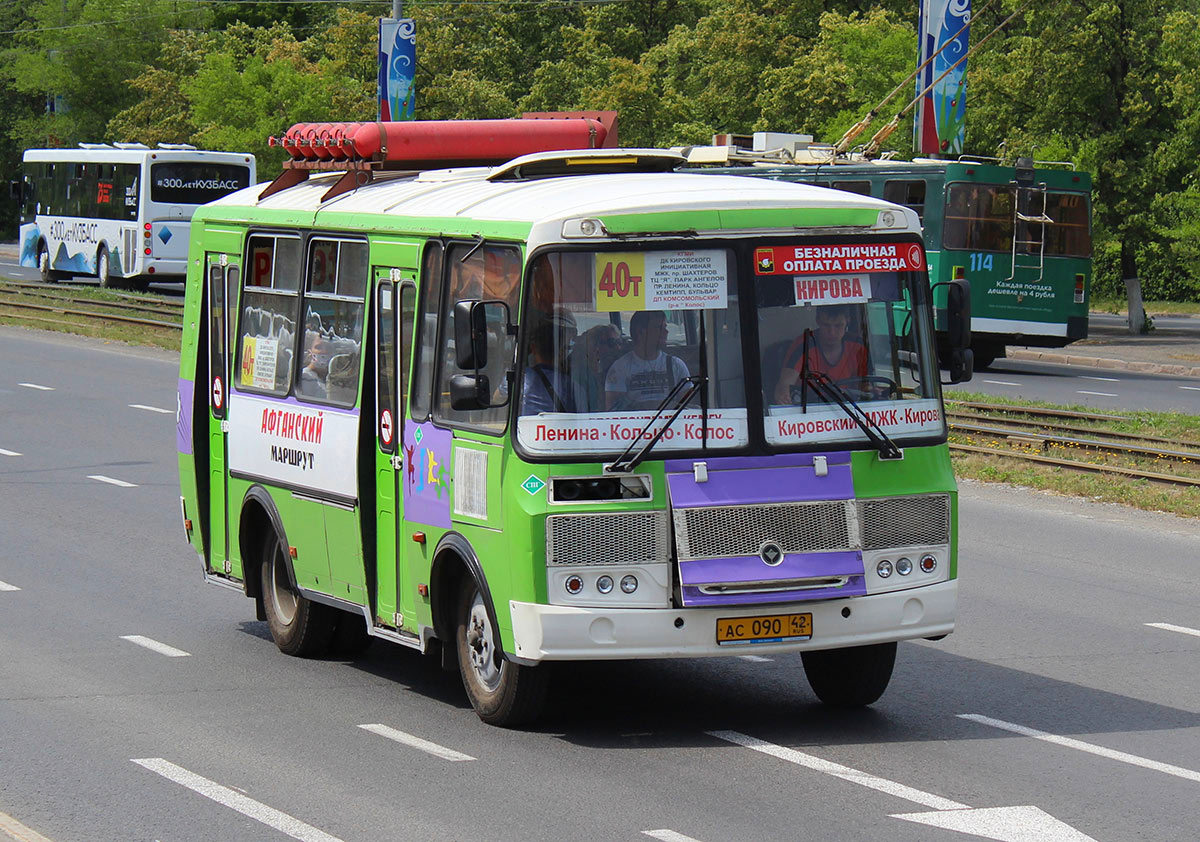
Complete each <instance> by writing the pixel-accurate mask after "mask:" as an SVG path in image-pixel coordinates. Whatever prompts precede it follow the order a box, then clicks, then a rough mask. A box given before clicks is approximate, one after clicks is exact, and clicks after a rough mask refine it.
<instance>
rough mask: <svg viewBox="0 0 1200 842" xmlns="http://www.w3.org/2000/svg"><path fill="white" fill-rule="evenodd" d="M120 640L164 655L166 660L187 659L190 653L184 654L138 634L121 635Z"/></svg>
mask: <svg viewBox="0 0 1200 842" xmlns="http://www.w3.org/2000/svg"><path fill="white" fill-rule="evenodd" d="M121 640H128V641H129V642H130V643H136V644H137V645H138V646H144V647H146V648H147V649H151V650H153V651H155V652H157V653H159V654H160V655H166V656H167V657H168V658H187V657H189V656H190V655H191V654H192V653H191V652H184V651H183V650H182V649H176V648H175V647H174V646H168V645H167V644H165V643H159V642H158V641H157V640H154V639H153V638H149V637H142V636H141V635H140V634H123V635H121Z"/></svg>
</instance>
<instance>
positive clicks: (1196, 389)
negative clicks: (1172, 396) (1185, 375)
mask: <svg viewBox="0 0 1200 842" xmlns="http://www.w3.org/2000/svg"><path fill="white" fill-rule="evenodd" d="M1179 388H1180V389H1187V390H1188V391H1189V392H1200V386H1180V387H1179Z"/></svg>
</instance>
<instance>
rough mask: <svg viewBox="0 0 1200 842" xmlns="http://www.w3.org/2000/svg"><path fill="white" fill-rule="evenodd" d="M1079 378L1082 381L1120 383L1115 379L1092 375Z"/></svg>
mask: <svg viewBox="0 0 1200 842" xmlns="http://www.w3.org/2000/svg"><path fill="white" fill-rule="evenodd" d="M1079 376H1080V377H1082V378H1083V379H1084V380H1103V381H1104V382H1106V383H1120V382H1121V381H1120V379H1119V378H1116V377H1097V376H1096V375H1094V374H1081V375H1079Z"/></svg>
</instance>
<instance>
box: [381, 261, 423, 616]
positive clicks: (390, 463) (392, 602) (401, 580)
mask: <svg viewBox="0 0 1200 842" xmlns="http://www.w3.org/2000/svg"><path fill="white" fill-rule="evenodd" d="M415 309H416V287H415V286H414V285H413V279H412V277H411V273H407V272H405V273H401V271H400V270H399V269H378V268H377V269H376V284H375V314H376V323H375V336H376V348H375V353H376V357H375V371H376V391H375V449H376V455H375V464H376V478H377V481H376V497H377V500H376V524H375V526H376V529H375V536H376V538H375V541H376V546H375V550H376V553H375V557H376V559H377V561H376V566H377V569H376V578H375V581H376V594H377V599H376V604H375V617H376V620H377V621H378V622H380V623H382V624H383V625H386V626H391V627H393V628H396V629H402V628H403V627H404V626H405V625H408V627H409V630H410V631H412V630H414V629H415V628H416V626H415V622H414V621H415V617H413V616H412V614H411V611H407V610H406V608H407V606H409V605H411V604H412V603H413V602H414V600H413V598H412V596H411V594H408V593H407V589H408V584H409V583H407V582H406V581H405V579H406V576H405V564H404V558H405V547H404V546H403V545H402V544H401V538H402V535H403V530H402V519H401V509H402V508H403V503H402V502H401V485H400V483H401V478H402V475H403V470H404V450H403V445H402V444H401V442H402V441H403V440H404V416H405V413H406V411H407V408H408V407H407V401H406V400H405V387H406V380H407V375H408V366H409V360H410V355H411V352H412V327H413V313H414V311H415ZM406 614H408V617H407V623H406V622H405V620H406V616H405V615H406Z"/></svg>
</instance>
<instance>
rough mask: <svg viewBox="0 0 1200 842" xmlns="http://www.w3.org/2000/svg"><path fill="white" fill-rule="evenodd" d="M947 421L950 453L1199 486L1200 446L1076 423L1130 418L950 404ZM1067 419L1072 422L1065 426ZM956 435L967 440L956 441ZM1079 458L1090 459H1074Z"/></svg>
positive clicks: (1097, 422)
mask: <svg viewBox="0 0 1200 842" xmlns="http://www.w3.org/2000/svg"><path fill="white" fill-rule="evenodd" d="M964 409H965V410H969V411H963V410H964ZM1013 416H1018V417H1013ZM1021 416H1023V417H1021ZM946 419H947V422H948V424H949V428H950V433H951V442H950V449H951V450H952V451H957V452H960V453H975V454H987V455H991V456H1002V457H1005V458H1009V459H1017V460H1021V461H1026V462H1033V463H1038V464H1043V465H1050V466H1054V467H1059V468H1064V469H1067V470H1072V471H1082V472H1088V473H1095V474H1108V475H1112V476H1120V477H1127V478H1132V479H1144V480H1149V481H1152V482H1156V483H1162V484H1166V485H1174V486H1182V487H1191V488H1196V487H1200V443H1198V442H1195V441H1190V440H1177V439H1171V438H1167V437H1165V436H1154V435H1146V434H1143V433H1132V432H1127V431H1124V430H1115V429H1104V428H1103V427H1094V426H1083V425H1082V424H1080V423H1074V422H1083V421H1090V422H1093V423H1095V424H1105V423H1107V424H1115V423H1127V422H1129V421H1130V418H1129V416H1125V415H1111V414H1103V413H1093V412H1079V411H1075V410H1065V409H1064V410H1060V409H1048V408H1042V407H1025V406H1011V405H1008V404H984V403H972V402H963V401H947V407H946ZM1063 419H1065V420H1066V421H1067V422H1071V423H1062V421H1063ZM956 436H957V437H958V438H965V439H966V441H965V442H964V441H955V437H956ZM1076 455H1083V456H1085V457H1086V458H1070V457H1072V456H1076ZM1146 461H1150V462H1151V463H1152V466H1153V467H1159V466H1164V467H1167V469H1168V470H1169V471H1171V472H1170V473H1167V472H1165V471H1161V470H1146V469H1145V468H1146V466H1145V465H1144V464H1143V463H1144V462H1146Z"/></svg>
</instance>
